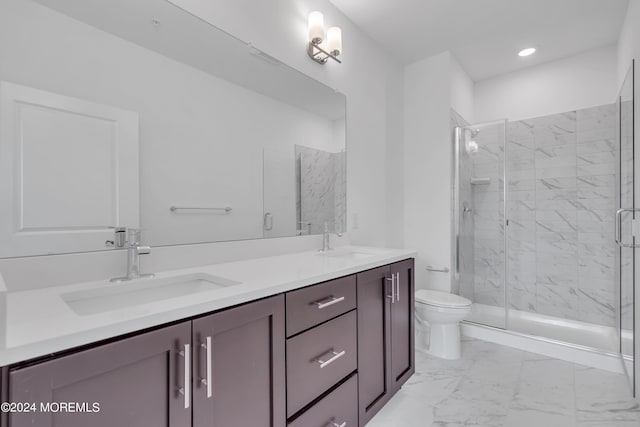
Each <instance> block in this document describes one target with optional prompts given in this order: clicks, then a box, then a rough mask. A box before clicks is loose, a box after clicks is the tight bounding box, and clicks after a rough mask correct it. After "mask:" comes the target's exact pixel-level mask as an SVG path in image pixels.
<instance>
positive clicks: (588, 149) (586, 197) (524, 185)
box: [475, 105, 616, 326]
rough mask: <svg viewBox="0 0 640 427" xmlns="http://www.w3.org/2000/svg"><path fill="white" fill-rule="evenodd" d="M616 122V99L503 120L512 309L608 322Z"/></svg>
mask: <svg viewBox="0 0 640 427" xmlns="http://www.w3.org/2000/svg"><path fill="white" fill-rule="evenodd" d="M615 125H616V106H615V105H604V106H599V107H595V108H588V109H583V110H578V111H571V112H567V113H561V114H554V115H549V116H544V117H538V118H534V119H530V120H522V121H517V122H511V123H509V125H508V133H507V135H508V141H507V170H508V177H509V182H508V210H509V213H508V218H509V220H510V223H509V239H508V244H509V248H508V258H509V277H508V283H509V298H510V305H511V307H512V308H514V309H517V310H522V311H528V312H536V313H540V314H544V315H550V316H555V317H561V318H565V319H572V320H580V321H584V322H589V323H596V324H601V325H607V326H613V325H614V324H615V316H616V312H615V306H616V304H615V287H614V279H615V271H616V270H615V250H616V247H615V244H614V241H613V235H612V233H613V221H614V217H613V213H614V212H615V206H616V197H615V196H616V194H615V192H616V183H615V177H616V175H615V173H616V151H615V150H616V144H615ZM497 160H498V159H497ZM496 215H498V212H496V214H494V215H493V217H492V218H491V219H495V217H496ZM478 232H480V231H478ZM499 248H500V244H499V243H496V245H495V248H494V249H493V252H496V253H498V252H499ZM476 279H479V280H483V278H481V277H478V276H476ZM475 286H476V287H478V286H482V284H480V283H476V284H475ZM485 287H486V285H485ZM496 290H499V289H496Z"/></svg>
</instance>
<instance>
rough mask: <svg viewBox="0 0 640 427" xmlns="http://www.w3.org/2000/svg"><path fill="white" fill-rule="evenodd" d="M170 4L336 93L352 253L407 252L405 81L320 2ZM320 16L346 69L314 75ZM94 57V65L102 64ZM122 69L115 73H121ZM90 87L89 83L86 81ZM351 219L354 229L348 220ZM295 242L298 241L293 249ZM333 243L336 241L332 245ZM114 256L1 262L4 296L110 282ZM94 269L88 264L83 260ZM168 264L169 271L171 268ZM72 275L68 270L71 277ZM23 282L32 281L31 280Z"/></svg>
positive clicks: (263, 246) (167, 252)
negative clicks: (309, 49)
mask: <svg viewBox="0 0 640 427" xmlns="http://www.w3.org/2000/svg"><path fill="white" fill-rule="evenodd" d="M174 3H176V4H177V5H179V6H181V7H183V8H185V9H187V10H188V11H190V12H192V13H194V14H196V15H198V16H200V17H201V18H203V19H205V20H207V21H209V22H211V23H213V24H214V25H216V26H218V27H220V28H221V29H223V30H225V31H227V32H230V33H231V34H233V35H234V36H236V37H238V38H240V39H242V40H244V41H246V42H251V43H252V44H253V45H255V46H256V47H257V48H259V49H260V50H262V51H264V52H266V53H267V54H269V55H272V56H274V57H276V58H278V59H279V60H281V61H283V62H285V63H287V64H288V65H290V66H292V67H294V68H296V69H298V70H300V71H302V72H303V73H306V74H308V75H310V76H311V77H313V78H315V79H317V80H320V81H321V82H323V83H325V84H326V85H328V86H330V87H334V88H336V89H337V90H339V91H341V92H342V93H344V94H345V95H346V96H347V133H348V136H347V139H348V142H347V152H348V155H347V162H348V164H347V183H348V187H347V198H348V201H347V204H348V210H349V216H348V218H349V221H348V228H349V230H348V231H349V239H351V241H352V242H353V243H356V244H368V245H377V246H386V245H393V246H402V245H403V234H402V233H403V226H402V222H403V221H402V220H403V214H402V211H403V208H404V205H403V193H402V192H401V191H399V190H398V189H399V188H402V180H403V176H402V168H403V161H402V159H403V151H402V142H403V124H402V117H403V113H402V110H403V102H402V91H403V71H402V67H401V66H400V65H399V63H398V62H397V61H396V60H395V59H393V58H392V57H391V56H389V55H388V54H386V53H385V52H384V51H381V50H380V48H379V46H377V45H376V44H375V43H374V42H373V41H372V40H371V39H369V38H368V37H367V36H366V35H364V34H363V33H362V32H361V31H360V30H359V29H358V28H357V27H356V26H355V25H353V24H352V23H351V22H350V21H349V20H348V19H347V18H346V17H345V16H344V15H342V14H341V13H340V12H339V11H338V10H337V9H336V8H335V7H334V6H333V5H332V4H331V3H330V2H328V1H326V0H318V1H314V0H305V1H300V0H276V1H271V2H255V1H251V0H220V1H216V2H210V1H206V0H175V1H174ZM316 9H317V10H321V11H322V12H323V13H324V14H325V22H326V23H327V25H339V26H341V27H342V30H343V39H344V55H343V57H342V59H343V63H342V64H337V63H328V64H327V65H324V66H322V65H319V64H316V63H315V62H313V61H311V60H310V59H309V58H308V56H307V54H306V51H305V44H306V20H307V16H308V13H309V12H311V11H312V10H316ZM98 56H99V55H98ZM125 70H126V67H121V71H125ZM86 80H91V78H90V76H86ZM356 215H357V228H356V227H354V221H353V220H354V216H356ZM298 239H299V240H298ZM318 243H319V242H318V239H317V238H315V236H314V237H310V238H299V237H295V238H290V239H275V240H265V241H260V240H249V241H244V242H237V243H233V244H229V243H226V244H225V243H220V244H213V245H195V246H175V247H170V248H164V249H159V248H156V249H155V250H154V251H153V252H152V254H151V255H148V256H146V257H143V258H142V261H141V262H142V268H143V269H145V268H148V269H149V270H150V271H153V270H161V269H170V268H177V267H180V266H187V265H191V266H193V265H198V264H197V263H215V262H220V261H222V260H228V259H229V257H224V256H220V254H223V253H225V250H226V248H229V247H232V248H235V249H234V255H233V256H232V257H231V258H233V259H240V258H242V257H243V256H244V257H250V256H258V255H263V256H265V255H269V254H275V253H282V252H283V251H294V250H299V249H301V248H307V249H310V248H312V247H315V246H316V245H317V244H318ZM336 243H337V241H336ZM120 255H121V254H119V253H118V254H116V253H104V254H102V253H99V254H88V255H63V256H59V258H58V257H35V258H32V259H19V260H0V273H2V274H3V275H4V276H5V278H6V281H7V286H8V287H9V288H10V289H24V288H33V287H36V286H47V285H52V284H59V283H64V282H74V281H83V280H88V279H89V278H91V279H99V278H106V277H114V276H117V275H121V274H122V270H123V269H124V265H125V264H124V258H123V257H122V256H120ZM84 259H91V262H86V263H84V262H82V261H81V260H84ZM169 261H170V262H169ZM71 265H73V266H74V268H69V266H71ZM27 273H28V274H27Z"/></svg>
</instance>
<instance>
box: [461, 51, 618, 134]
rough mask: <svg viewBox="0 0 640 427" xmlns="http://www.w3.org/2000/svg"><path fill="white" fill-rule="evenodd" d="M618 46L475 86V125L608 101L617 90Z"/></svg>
mask: <svg viewBox="0 0 640 427" xmlns="http://www.w3.org/2000/svg"><path fill="white" fill-rule="evenodd" d="M617 76H618V72H617V48H616V46H615V45H611V46H606V47H602V48H598V49H593V50H590V51H587V52H583V53H581V54H578V55H575V56H571V57H569V58H565V59H561V60H558V61H553V62H549V63H546V64H542V65H538V66H535V67H530V68H525V69H523V70H519V71H515V72H512V73H508V74H504V75H500V76H497V77H493V78H490V79H486V80H482V81H479V82H476V84H475V109H474V113H475V117H474V122H475V123H481V122H486V121H492V120H497V119H504V118H507V119H509V120H522V119H527V118H532V117H539V116H544V115H548V114H554V113H561V112H565V111H572V110H578V109H582V108H588V107H594V106H597V105H603V104H610V103H612V102H613V101H614V99H615V94H616V93H617V86H618V85H617V80H618V77H617Z"/></svg>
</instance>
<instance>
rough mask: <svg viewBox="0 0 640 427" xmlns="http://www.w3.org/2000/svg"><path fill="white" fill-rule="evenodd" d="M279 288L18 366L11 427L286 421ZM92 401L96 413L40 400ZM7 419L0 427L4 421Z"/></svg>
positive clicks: (212, 426) (184, 426)
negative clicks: (17, 406)
mask: <svg viewBox="0 0 640 427" xmlns="http://www.w3.org/2000/svg"><path fill="white" fill-rule="evenodd" d="M284 363H285V361H284V296H283V295H277V296H275V297H271V298H267V299H264V300H261V301H257V302H253V303H249V304H246V305H242V306H239V307H236V308H231V309H228V310H224V311H221V312H218V313H214V314H211V315H207V316H204V317H200V318H197V319H194V320H193V321H185V322H183V323H180V324H177V325H174V326H169V327H166V328H162V329H158V330H155V331H151V332H145V333H142V334H140V335H136V336H134V337H132V338H126V339H123V340H119V341H115V342H112V343H109V344H105V345H99V346H97V347H94V348H91V349H88V350H83V351H79V352H77V353H73V354H69V355H66V356H61V357H57V358H55V359H52V360H49V361H45V362H41V363H37V364H34V365H31V366H26V367H18V368H16V369H13V370H11V371H10V373H9V376H10V378H9V384H10V385H9V396H8V398H9V401H11V402H36V403H37V404H38V408H37V411H36V412H33V413H14V414H11V415H10V417H9V423H8V426H10V427H27V426H29V427H54V426H55V427H58V426H62V427H87V426H91V427H114V426H126V427H150V426H153V427H190V426H192V425H193V426H197V427H229V426H252V427H283V426H284V425H285V422H286V417H285V384H284V381H285V376H284V369H285V365H284ZM40 402H43V403H44V404H46V403H50V402H81V403H88V404H89V405H92V404H93V403H94V402H96V403H98V404H99V412H64V411H61V412H55V410H56V408H58V406H55V407H53V409H52V410H51V411H42V410H41V408H40V406H39V404H40ZM3 427H4V426H3Z"/></svg>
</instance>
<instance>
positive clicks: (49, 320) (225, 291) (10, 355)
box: [0, 246, 416, 366]
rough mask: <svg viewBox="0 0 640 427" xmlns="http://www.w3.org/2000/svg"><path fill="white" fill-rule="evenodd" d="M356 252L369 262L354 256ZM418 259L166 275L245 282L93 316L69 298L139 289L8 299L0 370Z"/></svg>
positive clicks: (308, 260) (319, 261)
mask: <svg viewBox="0 0 640 427" xmlns="http://www.w3.org/2000/svg"><path fill="white" fill-rule="evenodd" d="M353 252H357V253H363V254H365V256H349V254H350V253H351V254H353ZM341 254H344V256H341ZM415 254H416V253H415V252H414V251H410V250H401V249H382V248H370V247H356V246H347V247H341V248H339V249H336V250H335V251H333V252H332V253H331V254H330V255H331V256H326V255H325V254H319V253H318V252H315V251H314V252H300V253H294V254H287V255H280V256H273V257H265V258H255V259H248V260H243V261H236V262H229V263H224V264H213V265H207V266H201V267H195V268H188V269H182V270H173V271H166V272H162V273H157V274H156V278H158V279H163V278H170V277H175V276H183V275H189V274H197V273H202V274H208V275H212V276H217V277H221V278H224V279H228V280H232V281H237V282H240V283H239V284H235V285H232V286H226V287H223V288H219V289H214V290H210V291H204V292H198V293H194V294H188V295H182V296H177V297H173V298H170V299H164V300H160V301H154V302H143V303H141V304H138V305H135V306H132V307H124V308H118V309H113V310H108V311H104V312H101V313H97V314H89V315H80V314H77V313H76V312H75V311H74V310H72V309H71V307H69V305H67V303H66V302H65V300H64V299H63V295H65V294H69V293H70V292H78V291H87V290H89V291H90V290H94V289H95V290H98V292H99V290H101V289H105V288H107V287H113V286H123V287H126V286H127V285H128V284H133V283H134V282H124V283H120V284H114V283H110V282H109V281H108V280H101V281H95V282H87V283H76V284H73V285H65V286H56V287H51V288H43V289H37V290H29V291H23V292H8V293H6V324H5V325H4V326H3V327H4V335H5V337H6V343H5V346H4V348H2V349H0V366H6V365H10V364H14V363H18V362H22V361H25V360H29V359H32V358H36V357H40V356H45V355H48V354H51V353H55V352H59V351H62V350H66V349H70V348H73V347H77V346H81V345H85V344H90V343H93V342H97V341H100V340H104V339H108V338H113V337H117V336H119V335H123V334H127V333H130V332H135V331H138V330H142V329H145V328H150V327H153V326H157V325H162V324H164V323H169V322H173V321H177V320H181V319H186V318H189V317H191V316H197V315H199V314H203V313H208V312H211V311H215V310H220V309H223V308H225V307H230V306H234V305H237V304H241V303H245V302H249V301H252V300H256V299H260V298H264V297H267V296H270V295H276V294H279V293H282V292H286V291H290V290H293V289H297V288H301V287H304V286H308V285H312V284H315V283H320V282H323V281H326V280H330V279H334V278H337V277H341V276H346V275H349V274H353V273H357V272H359V271H363V270H368V269H371V268H375V267H379V266H382V265H385V264H390V263H393V262H396V261H401V260H404V259H407V258H413V257H414V256H415ZM140 280H148V279H140ZM1 336H2V333H0V337H1Z"/></svg>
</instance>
